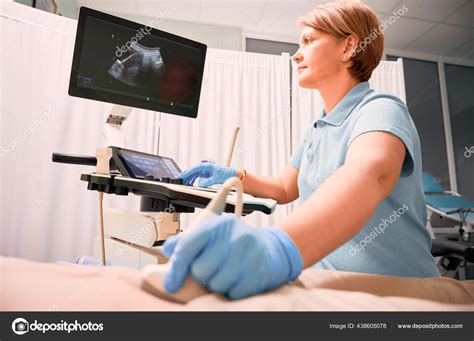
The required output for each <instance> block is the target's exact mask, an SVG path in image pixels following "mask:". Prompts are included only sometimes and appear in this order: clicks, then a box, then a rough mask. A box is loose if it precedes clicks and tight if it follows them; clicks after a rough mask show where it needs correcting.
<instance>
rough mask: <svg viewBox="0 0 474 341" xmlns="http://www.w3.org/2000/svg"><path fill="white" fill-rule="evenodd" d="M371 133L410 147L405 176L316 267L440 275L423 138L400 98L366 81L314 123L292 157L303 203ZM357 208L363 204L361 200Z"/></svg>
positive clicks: (407, 148) (394, 273) (409, 275)
mask: <svg viewBox="0 0 474 341" xmlns="http://www.w3.org/2000/svg"><path fill="white" fill-rule="evenodd" d="M371 131H384V132H388V133H390V134H393V135H395V136H397V137H398V138H400V140H402V141H403V143H404V144H405V147H406V151H407V152H406V157H405V160H404V162H403V167H402V172H401V175H400V178H399V179H398V181H397V183H396V185H395V187H394V188H393V190H392V192H391V193H390V195H389V196H388V197H387V198H385V199H384V200H383V201H382V202H381V203H380V204H379V205H378V206H377V209H376V211H375V213H374V215H373V216H372V218H371V219H370V221H369V222H368V223H367V225H365V226H363V227H362V229H361V230H360V231H359V232H358V233H357V234H356V235H355V236H354V237H353V238H352V239H351V240H349V241H348V242H347V243H345V244H344V245H342V246H340V247H339V248H338V249H336V250H335V251H333V252H332V253H330V254H329V255H327V256H326V257H325V258H323V259H322V260H321V261H319V262H318V263H316V264H314V265H313V267H315V268H322V269H332V270H341V271H353V272H364V273H373V274H384V275H394V276H403V277H435V276H440V273H439V272H438V270H437V268H436V266H435V262H434V259H433V257H432V255H431V252H430V250H431V236H430V234H429V232H428V230H427V228H426V220H427V214H426V204H425V197H424V194H423V187H422V176H421V174H422V165H421V150H420V140H419V137H418V133H417V131H416V128H415V124H414V123H413V121H412V119H411V117H410V115H409V113H408V109H407V107H406V105H405V104H404V103H403V102H402V101H400V99H398V98H397V97H394V96H391V95H389V94H385V93H381V92H376V91H374V90H372V89H370V87H369V83H368V82H362V83H359V84H357V85H356V86H355V87H353V88H352V89H351V90H350V91H349V92H348V93H347V94H346V95H345V96H344V97H343V98H342V99H341V100H340V101H339V103H338V104H337V105H336V106H335V107H334V109H333V110H332V111H331V112H330V113H329V114H328V115H325V113H324V111H323V118H321V119H318V120H316V121H315V122H314V123H313V124H312V125H311V127H310V128H309V130H308V131H307V132H306V134H305V135H304V137H303V139H302V140H301V142H300V144H299V146H298V148H297V150H296V151H295V153H294V154H293V156H292V158H291V164H292V165H293V167H295V168H296V169H298V170H299V174H298V190H299V194H300V201H301V202H304V201H306V200H307V199H308V198H309V196H311V194H312V193H313V192H314V191H316V190H317V189H318V187H319V186H320V185H321V184H322V183H323V182H324V181H325V180H326V179H327V178H328V177H329V176H331V174H332V173H333V172H334V171H336V170H337V169H338V168H339V167H341V166H342V165H343V164H344V160H345V158H346V154H347V151H348V149H349V146H350V144H351V142H352V141H353V140H354V139H356V138H357V137H358V136H360V135H361V134H364V133H367V132H371ZM368 152H370V151H368ZM353 205H360V202H359V201H358V198H357V196H355V197H354V198H353ZM322 223H324V222H322Z"/></svg>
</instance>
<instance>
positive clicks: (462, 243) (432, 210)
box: [423, 172, 474, 279]
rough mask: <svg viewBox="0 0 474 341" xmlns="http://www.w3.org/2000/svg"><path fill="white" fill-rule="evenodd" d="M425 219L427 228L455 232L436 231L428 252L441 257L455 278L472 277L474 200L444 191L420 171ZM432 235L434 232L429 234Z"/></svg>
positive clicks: (434, 180)
mask: <svg viewBox="0 0 474 341" xmlns="http://www.w3.org/2000/svg"><path fill="white" fill-rule="evenodd" d="M423 190H424V192H425V198H426V206H427V209H428V220H429V222H430V225H431V227H433V228H434V227H452V228H453V230H457V232H455V233H449V234H440V235H437V236H435V237H434V239H433V242H432V248H431V253H432V254H433V256H434V257H441V261H440V265H441V266H442V267H443V268H444V269H445V270H446V271H451V273H454V274H455V277H456V278H459V279H466V278H472V276H473V275H474V273H471V272H473V271H472V270H471V271H470V272H469V271H468V272H466V270H469V269H472V268H473V266H469V268H466V266H467V263H474V233H473V232H474V231H473V225H474V202H473V201H471V200H469V199H467V198H465V197H463V196H462V195H460V194H459V193H456V192H452V191H446V190H445V189H444V188H443V187H442V186H441V185H440V184H439V181H436V179H435V178H434V177H433V176H432V175H431V174H430V173H427V172H423ZM433 235H434V234H433Z"/></svg>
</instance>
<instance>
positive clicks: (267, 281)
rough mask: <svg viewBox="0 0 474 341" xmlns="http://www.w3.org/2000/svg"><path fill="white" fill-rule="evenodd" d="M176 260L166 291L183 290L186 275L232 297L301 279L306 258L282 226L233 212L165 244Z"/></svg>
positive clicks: (170, 271) (170, 272)
mask: <svg viewBox="0 0 474 341" xmlns="http://www.w3.org/2000/svg"><path fill="white" fill-rule="evenodd" d="M164 253H165V255H166V256H167V257H169V256H171V254H174V261H173V263H172V266H171V268H170V270H169V271H168V273H167V274H166V276H165V289H166V290H168V291H169V292H172V293H174V292H176V291H178V290H179V289H180V288H181V286H182V285H183V283H184V281H185V280H186V278H187V277H188V276H189V275H190V274H192V275H193V277H194V279H195V280H196V281H197V282H198V283H199V284H201V285H203V286H205V287H206V288H208V289H209V290H211V291H215V292H218V293H220V294H222V295H225V296H227V297H229V298H230V299H238V298H242V297H245V296H249V295H253V294H258V293H261V292H264V291H267V290H270V289H272V288H275V287H277V286H279V285H281V284H283V283H286V282H287V281H289V280H293V279H295V278H296V277H297V276H298V275H299V274H300V272H301V271H302V269H303V260H302V258H301V255H300V253H299V251H298V249H297V247H296V245H295V244H294V242H293V240H292V239H291V238H290V237H289V236H288V234H287V233H286V232H285V231H283V230H282V229H280V228H277V227H267V228H261V229H257V228H254V227H251V226H249V225H248V224H246V223H245V222H244V221H243V220H239V219H237V218H236V217H235V216H233V215H223V216H220V217H216V218H213V219H210V220H208V221H206V222H204V223H203V224H201V225H200V226H198V227H196V229H194V230H193V231H190V232H184V233H183V234H180V235H177V236H174V237H171V238H169V239H168V240H167V241H166V243H165V244H164Z"/></svg>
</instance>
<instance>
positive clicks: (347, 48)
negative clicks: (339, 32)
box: [342, 34, 359, 62]
mask: <svg viewBox="0 0 474 341" xmlns="http://www.w3.org/2000/svg"><path fill="white" fill-rule="evenodd" d="M357 44H359V40H358V39H357V38H356V37H355V36H354V35H352V34H351V35H350V36H348V37H347V38H346V39H345V43H344V50H343V53H342V60H343V61H345V62H346V61H348V60H349V59H350V58H351V57H354V56H355V54H356V50H357Z"/></svg>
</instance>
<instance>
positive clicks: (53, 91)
mask: <svg viewBox="0 0 474 341" xmlns="http://www.w3.org/2000/svg"><path fill="white" fill-rule="evenodd" d="M76 25H77V22H76V21H74V20H71V19H67V18H63V17H60V16H57V15H52V14H49V13H46V12H43V11H39V10H36V9H33V8H30V7H27V6H24V5H20V4H17V3H13V2H8V3H5V2H2V4H1V10H0V27H1V39H0V40H1V56H0V58H1V63H0V65H1V67H2V70H1V102H0V114H1V115H0V117H1V138H0V140H1V145H0V147H1V148H2V149H1V150H0V153H1V154H0V160H1V228H0V253H1V254H3V255H8V256H17V257H23V258H30V259H35V260H41V261H55V260H64V261H72V260H74V259H75V257H77V256H78V255H81V254H89V255H90V254H92V241H93V239H94V237H95V236H96V235H97V234H98V195H97V192H91V191H88V190H87V189H86V186H87V185H86V183H85V182H82V181H80V180H79V177H80V173H81V172H87V171H93V170H94V169H93V168H92V167H87V166H85V167H83V166H73V165H64V164H57V163H53V162H52V161H51V154H52V152H63V153H71V154H85V155H94V154H95V149H96V148H97V147H101V146H103V145H104V144H105V142H104V139H103V138H102V125H103V122H104V121H105V118H106V115H107V114H108V112H109V111H110V109H111V107H112V105H110V104H108V103H102V102H96V101H90V100H85V99H80V98H74V97H69V96H68V94H67V89H68V84H69V75H70V72H71V62H72V54H73V47H74V39H75V31H76ZM155 116H157V114H155V113H152V112H147V111H144V110H134V111H133V114H132V115H131V116H130V118H129V120H127V122H126V123H125V126H124V131H125V135H126V136H127V142H128V146H129V147H130V148H133V149H138V150H143V151H148V152H153V151H155V150H156V148H154V144H153V142H154V139H155V135H156V121H155ZM132 197H133V196H129V197H127V198H123V197H115V196H108V195H106V196H105V199H104V206H105V207H123V208H129V209H137V208H138V207H139V206H138V204H139V202H138V201H137V198H134V199H132Z"/></svg>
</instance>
